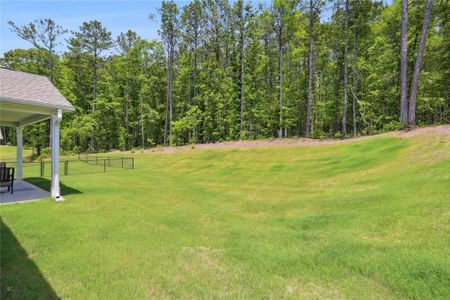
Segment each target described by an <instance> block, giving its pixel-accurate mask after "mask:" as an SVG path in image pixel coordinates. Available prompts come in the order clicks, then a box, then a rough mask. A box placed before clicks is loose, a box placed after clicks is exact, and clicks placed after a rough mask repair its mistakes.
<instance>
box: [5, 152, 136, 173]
mask: <svg viewBox="0 0 450 300" xmlns="http://www.w3.org/2000/svg"><path fill="white" fill-rule="evenodd" d="M2 162H5V163H6V166H7V167H17V162H16V161H11V160H2ZM111 169H134V157H114V156H112V157H100V156H88V155H80V156H78V157H74V158H67V159H66V158H63V159H62V160H60V162H59V170H60V174H61V176H68V175H77V174H91V173H103V172H108V171H110V170H111ZM22 170H23V176H24V177H46V176H51V161H50V160H41V161H33V162H30V161H24V162H22Z"/></svg>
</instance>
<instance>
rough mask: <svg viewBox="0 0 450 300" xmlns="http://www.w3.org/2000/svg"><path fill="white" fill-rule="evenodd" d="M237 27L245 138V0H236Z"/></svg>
mask: <svg viewBox="0 0 450 300" xmlns="http://www.w3.org/2000/svg"><path fill="white" fill-rule="evenodd" d="M235 8H236V12H237V27H238V32H239V42H238V44H239V46H238V47H239V96H240V97H239V98H240V114H239V117H240V118H239V119H240V122H239V137H240V138H241V139H242V138H243V133H244V132H243V130H244V106H245V97H244V93H245V86H244V85H245V69H244V61H245V47H246V43H247V38H248V37H247V36H248V33H247V30H248V21H249V15H250V5H244V1H243V0H238V1H236V4H235Z"/></svg>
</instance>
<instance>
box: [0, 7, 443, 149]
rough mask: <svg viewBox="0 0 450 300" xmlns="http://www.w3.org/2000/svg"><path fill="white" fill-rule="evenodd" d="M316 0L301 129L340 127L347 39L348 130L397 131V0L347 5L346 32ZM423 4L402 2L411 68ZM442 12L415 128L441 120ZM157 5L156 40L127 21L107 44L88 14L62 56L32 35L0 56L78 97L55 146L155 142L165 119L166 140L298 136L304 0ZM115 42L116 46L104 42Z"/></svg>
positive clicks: (36, 140)
mask: <svg viewBox="0 0 450 300" xmlns="http://www.w3.org/2000/svg"><path fill="white" fill-rule="evenodd" d="M325 4H326V3H325V2H324V1H318V0H314V1H313V6H314V11H313V31H312V37H313V40H314V44H313V55H314V66H313V69H314V70H313V71H314V72H313V73H314V74H313V75H314V76H313V89H312V94H313V99H312V103H311V135H312V137H313V138H326V137H336V136H337V137H340V136H339V134H338V133H339V132H341V128H342V125H343V124H342V116H343V111H342V110H343V104H342V99H343V94H344V87H343V65H344V57H343V53H344V46H345V44H346V43H347V45H348V51H349V55H348V62H349V66H348V67H349V68H348V70H349V74H348V86H347V88H348V95H349V99H348V111H347V122H348V123H347V124H346V127H347V128H349V129H348V132H350V128H352V125H353V121H354V123H355V124H356V128H355V129H356V134H357V135H359V134H363V135H367V134H373V133H376V132H380V131H386V130H394V129H399V126H398V122H397V120H399V97H400V93H399V60H400V50H399V47H400V45H399V43H400V38H399V31H400V18H399V17H398V16H399V15H400V11H401V2H400V1H394V2H393V3H392V4H391V5H388V6H386V5H384V4H383V3H381V2H378V1H371V0H361V1H356V2H352V3H350V4H351V5H350V11H349V35H348V39H347V40H346V39H345V35H344V30H343V23H344V22H343V16H344V11H343V2H342V1H340V2H339V1H334V2H333V3H332V5H325ZM424 6H425V1H423V0H421V1H418V2H414V3H411V5H410V28H409V34H408V45H409V49H408V51H409V53H412V55H410V56H411V57H410V61H409V65H410V67H409V68H408V69H409V71H410V72H412V69H413V68H412V65H413V64H414V55H415V53H416V51H417V43H418V42H417V40H418V38H419V37H420V33H421V24H422V22H423V9H424ZM449 11H450V10H449V9H448V3H446V2H445V1H441V2H438V3H436V4H435V8H434V10H433V15H432V16H433V18H432V20H431V24H430V30H429V31H428V35H427V43H426V47H425V56H424V61H423V67H422V73H421V78H420V84H419V92H418V99H417V110H416V120H417V124H420V125H426V124H433V123H449V122H450V85H449V84H448V78H450V71H449V70H450V56H449V55H450V54H449V53H450V51H448V49H449V39H448V36H449V35H450V27H449V24H450V22H449V19H450V15H449ZM160 14H161V16H160V17H161V29H160V35H161V41H147V40H145V39H143V38H142V37H139V36H138V35H137V34H136V33H135V32H134V31H132V30H127V31H124V32H122V33H120V34H119V36H118V37H117V38H115V39H114V40H115V41H116V43H113V38H112V37H111V33H110V32H109V31H108V29H107V28H105V27H104V26H103V25H102V24H101V23H100V22H99V21H96V20H93V21H87V22H84V23H83V24H82V25H81V26H80V28H79V30H78V31H76V32H73V33H72V35H71V36H70V37H69V38H68V43H67V49H65V51H63V53H62V54H61V55H60V56H58V55H56V54H55V53H53V52H52V53H53V54H51V55H49V50H48V49H47V50H46V49H45V47H41V46H39V45H40V44H39V45H38V47H36V48H32V49H28V50H23V49H15V50H12V51H8V52H6V53H4V55H3V57H2V58H1V59H0V64H1V65H2V66H5V67H8V68H11V69H16V70H21V71H25V72H31V73H35V74H41V75H45V76H49V77H50V76H51V75H52V74H53V75H54V83H55V85H56V86H57V87H58V89H59V90H60V91H61V92H62V93H63V95H64V96H65V97H66V98H67V99H68V100H69V101H70V102H71V103H72V104H73V105H74V106H75V107H76V112H75V113H71V114H65V117H64V120H63V124H62V128H63V130H62V144H63V149H64V150H66V151H69V150H74V151H76V152H78V151H87V150H90V151H106V150H110V149H121V150H129V149H131V148H133V147H144V148H146V147H150V146H158V145H162V144H164V141H165V140H167V135H168V133H167V132H166V133H165V131H167V130H165V120H166V119H168V123H169V124H168V126H167V129H170V127H172V142H173V143H174V144H176V145H182V144H188V143H209V142H218V141H229V140H236V139H257V138H273V137H277V136H278V132H279V130H280V129H282V132H283V136H287V137H299V136H303V135H304V134H305V130H306V128H305V124H306V107H307V94H308V93H307V92H308V71H309V66H308V61H309V56H308V55H309V47H308V40H309V32H308V25H309V3H301V4H299V3H298V2H297V1H291V0H277V1H273V2H272V3H271V4H270V5H267V6H266V7H265V6H257V5H254V4H252V3H251V2H249V1H227V0H219V1H200V0H194V1H192V2H190V3H187V4H186V5H185V6H184V7H182V8H179V7H178V6H177V4H176V3H175V2H173V1H163V2H162V4H161V9H160ZM325 15H327V16H329V18H324V17H323V16H325ZM41 21H42V22H43V23H42V24H43V25H45V24H47V23H46V22H47V21H45V20H41ZM50 21H51V20H50ZM38 23H39V22H38ZM38 23H36V24H38ZM36 24H35V25H34V26H37V25H36ZM39 24H41V23H39ZM42 24H41V25H42ZM50 25H51V26H55V28H58V30H63V29H62V28H60V27H58V26H57V25H56V24H54V22H53V21H51V22H50ZM26 26H31V25H30V24H29V25H26ZM39 26H40V25H39ZM39 26H38V27H39ZM18 28H19V27H18ZM30 28H31V27H30ZM36 28H37V27H36ZM19 29H20V28H19ZM16 32H17V31H16ZM60 32H61V33H63V32H64V31H60ZM19 36H20V34H19ZM21 37H22V36H21ZM22 38H23V37H22ZM113 44H115V45H116V48H117V50H118V51H108V50H109V49H111V47H112V46H113ZM169 46H170V47H169ZM280 46H281V47H280ZM169 50H170V51H169ZM49 62H51V64H49ZM169 62H170V68H169V69H168V65H169ZM280 63H281V68H280ZM50 65H51V66H52V68H51V69H50V68H49V66H50ZM169 71H170V72H169ZM169 74H170V78H171V80H169ZM281 74H283V83H282V86H280V75H281ZM409 76H410V77H411V74H409ZM169 82H170V84H169ZM169 85H170V86H171V88H170V91H171V92H169V89H168V86H169ZM280 93H282V97H281V100H282V109H281V107H280V106H281V105H280V95H281V94H280ZM169 95H170V96H171V97H169ZM169 100H170V101H169ZM353 102H354V104H355V107H354V110H355V116H354V118H355V119H354V120H353V114H352V113H353ZM171 107H172V114H171V115H172V120H171V122H170V120H169V116H170V108H171ZM241 107H242V112H241ZM280 117H281V118H280ZM48 130H49V128H48V125H35V126H33V127H30V128H27V129H26V130H25V142H26V143H27V144H29V145H32V146H33V147H34V148H35V151H36V152H40V149H42V148H43V147H46V146H48V138H47V136H48ZM6 133H7V135H6V136H7V139H6V141H5V143H13V142H14V133H10V131H8V130H7V132H6Z"/></svg>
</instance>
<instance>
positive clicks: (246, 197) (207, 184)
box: [0, 134, 450, 299]
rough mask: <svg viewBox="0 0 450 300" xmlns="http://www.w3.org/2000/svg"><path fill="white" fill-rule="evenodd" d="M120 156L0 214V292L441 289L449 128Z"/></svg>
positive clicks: (332, 294)
mask: <svg viewBox="0 0 450 300" xmlns="http://www.w3.org/2000/svg"><path fill="white" fill-rule="evenodd" d="M135 157H136V169H135V170H121V169H114V170H111V171H108V172H107V173H101V172H98V173H93V174H79V175H71V176H66V177H63V178H62V184H63V186H62V188H63V194H64V195H65V198H66V201H64V202H58V203H56V202H55V201H53V200H51V199H47V200H43V201H38V202H31V203H27V204H15V205H3V206H1V207H0V215H1V217H2V222H3V223H2V227H1V268H2V269H1V292H2V299H9V298H11V299H38V298H55V297H62V298H72V299H133V298H138V299H139V298H244V299H249V298H272V299H278V298H294V299H298V298H302V299H303V298H312V299H315V298H317V299H323V298H353V299H393V298H413V299H449V298H450V238H449V237H450V221H449V220H450V138H449V136H448V135H445V134H425V135H419V136H416V137H412V138H401V137H394V136H381V137H376V138H370V139H364V140H359V141H356V142H351V143H345V144H339V145H325V146H309V147H263V148H244V149H212V150H186V151H182V152H179V153H173V154H167V153H160V154H148V155H143V154H140V155H135ZM30 181H32V182H35V183H38V184H41V185H44V186H46V185H47V186H48V185H49V183H48V180H47V179H36V178H34V179H30Z"/></svg>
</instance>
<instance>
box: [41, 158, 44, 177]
mask: <svg viewBox="0 0 450 300" xmlns="http://www.w3.org/2000/svg"><path fill="white" fill-rule="evenodd" d="M41 177H44V161H42V160H41Z"/></svg>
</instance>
